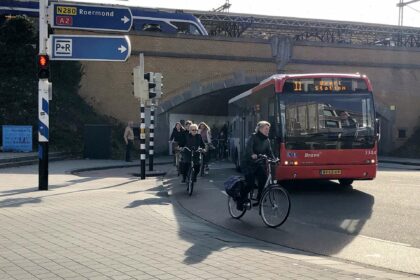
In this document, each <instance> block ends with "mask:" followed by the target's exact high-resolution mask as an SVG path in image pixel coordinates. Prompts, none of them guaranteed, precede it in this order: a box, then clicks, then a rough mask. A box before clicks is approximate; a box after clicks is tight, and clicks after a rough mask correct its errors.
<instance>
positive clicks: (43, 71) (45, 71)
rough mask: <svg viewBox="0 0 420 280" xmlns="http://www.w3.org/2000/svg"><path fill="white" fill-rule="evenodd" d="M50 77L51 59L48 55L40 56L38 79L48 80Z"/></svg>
mask: <svg viewBox="0 0 420 280" xmlns="http://www.w3.org/2000/svg"><path fill="white" fill-rule="evenodd" d="M49 77H50V58H49V57H48V55H46V54H39V55H38V78H39V79H48V78H49Z"/></svg>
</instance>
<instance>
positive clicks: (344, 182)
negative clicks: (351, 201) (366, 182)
mask: <svg viewBox="0 0 420 280" xmlns="http://www.w3.org/2000/svg"><path fill="white" fill-rule="evenodd" d="M353 181H354V180H353V179H339V180H338V182H339V183H340V185H342V186H351V184H353Z"/></svg>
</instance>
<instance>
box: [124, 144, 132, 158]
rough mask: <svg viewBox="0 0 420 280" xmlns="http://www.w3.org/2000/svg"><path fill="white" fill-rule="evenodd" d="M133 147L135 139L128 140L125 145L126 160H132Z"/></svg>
mask: <svg viewBox="0 0 420 280" xmlns="http://www.w3.org/2000/svg"><path fill="white" fill-rule="evenodd" d="M132 148H133V140H128V144H126V145H125V161H131V149H132Z"/></svg>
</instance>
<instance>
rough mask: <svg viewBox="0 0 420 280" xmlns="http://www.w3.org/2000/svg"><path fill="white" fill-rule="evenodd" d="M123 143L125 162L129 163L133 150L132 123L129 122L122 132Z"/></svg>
mask: <svg viewBox="0 0 420 280" xmlns="http://www.w3.org/2000/svg"><path fill="white" fill-rule="evenodd" d="M124 141H125V161H126V162H131V161H132V160H131V149H132V148H133V142H134V132H133V121H129V122H128V123H127V126H126V128H125V131H124Z"/></svg>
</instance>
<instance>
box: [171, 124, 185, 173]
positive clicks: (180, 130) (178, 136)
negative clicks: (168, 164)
mask: <svg viewBox="0 0 420 280" xmlns="http://www.w3.org/2000/svg"><path fill="white" fill-rule="evenodd" d="M184 131H185V128H184V127H183V126H182V124H181V123H180V122H177V123H176V124H175V127H174V129H173V130H172V133H171V137H170V138H169V141H171V142H172V151H173V154H174V158H175V165H177V164H178V160H179V143H181V142H182V141H183V137H184V133H185V132H184ZM177 167H178V165H177Z"/></svg>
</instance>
